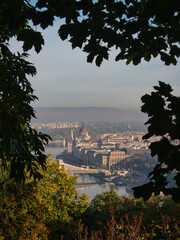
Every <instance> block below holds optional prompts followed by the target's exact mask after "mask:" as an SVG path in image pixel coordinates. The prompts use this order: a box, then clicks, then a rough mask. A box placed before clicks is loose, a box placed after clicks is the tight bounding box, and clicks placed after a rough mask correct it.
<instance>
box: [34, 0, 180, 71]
mask: <svg viewBox="0 0 180 240" xmlns="http://www.w3.org/2000/svg"><path fill="white" fill-rule="evenodd" d="M54 17H57V18H63V19H65V24H62V25H61V26H60V28H59V31H58V33H59V36H60V37H61V39H62V40H65V39H69V41H70V43H71V45H72V48H76V47H79V48H81V49H82V50H83V51H84V52H86V53H87V54H88V56H87V61H88V62H92V61H93V60H94V59H95V62H96V65H97V66H100V65H101V63H102V61H103V60H104V59H107V60H108V58H109V52H110V49H111V48H112V47H115V48H116V49H117V50H116V51H117V52H118V54H117V56H116V61H119V60H124V59H125V60H126V63H127V64H129V63H130V62H132V63H133V64H134V65H137V64H139V63H140V62H141V60H142V59H144V60H145V61H148V62H149V61H150V59H151V58H152V57H157V56H158V55H159V56H160V58H161V60H162V61H163V62H164V63H165V64H166V65H170V64H174V65H175V64H176V63H177V58H178V57H179V56H180V48H179V42H180V38H179V36H180V29H179V23H180V3H179V1H178V0H174V1H170V0H160V1H158V3H157V1H156V0H145V1H143V0H125V1H122V0H118V1H115V0H109V1H106V0H98V1H93V0H88V1H87V0H80V1H79V0H76V1H75V0H68V1H63V0H62V1H51V0H38V1H37V4H36V7H35V9H34V10H33V12H32V15H31V19H32V21H33V23H34V25H40V26H41V27H42V28H43V29H44V28H46V27H48V26H49V25H52V24H53V20H54Z"/></svg>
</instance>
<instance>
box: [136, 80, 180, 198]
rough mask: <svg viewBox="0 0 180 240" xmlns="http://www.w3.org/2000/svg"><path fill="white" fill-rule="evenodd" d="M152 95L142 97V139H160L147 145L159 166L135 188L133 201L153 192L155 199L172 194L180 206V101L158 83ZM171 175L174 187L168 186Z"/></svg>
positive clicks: (166, 85) (161, 83)
mask: <svg viewBox="0 0 180 240" xmlns="http://www.w3.org/2000/svg"><path fill="white" fill-rule="evenodd" d="M154 89H155V91H154V92H152V93H151V95H148V94H146V95H144V96H143V97H142V102H143V103H144V104H143V106H142V111H143V112H145V113H147V114H148V117H149V120H148V121H147V122H146V124H149V127H148V133H147V134H146V135H145V136H144V137H143V139H145V140H147V139H149V138H151V137H152V136H159V137H160V140H159V141H156V142H153V143H151V144H150V147H149V148H150V150H151V155H152V156H157V157H158V164H157V165H156V166H155V168H154V170H153V171H152V172H151V173H150V174H149V178H150V182H149V183H147V184H145V185H143V186H141V187H135V188H134V190H135V192H134V194H135V196H136V197H140V196H143V197H144V199H145V200H146V199H148V198H149V197H150V196H151V194H152V193H153V192H154V193H155V196H157V195H159V194H160V192H163V193H164V194H165V195H168V194H171V195H172V197H173V199H174V200H175V201H177V202H180V97H176V96H174V95H172V91H173V89H172V88H171V86H170V85H169V84H165V83H163V82H159V86H155V87H154ZM169 173H172V174H173V175H174V178H173V180H174V186H172V185H169V180H168V175H169Z"/></svg>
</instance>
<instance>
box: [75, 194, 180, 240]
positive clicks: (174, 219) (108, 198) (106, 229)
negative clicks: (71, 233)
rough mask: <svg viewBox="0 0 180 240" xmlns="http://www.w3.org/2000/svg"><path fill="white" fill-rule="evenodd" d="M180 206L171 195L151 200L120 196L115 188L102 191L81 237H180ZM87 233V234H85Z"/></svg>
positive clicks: (82, 225) (87, 215) (85, 218)
mask: <svg viewBox="0 0 180 240" xmlns="http://www.w3.org/2000/svg"><path fill="white" fill-rule="evenodd" d="M179 234H180V209H179V204H176V203H175V202H174V201H172V199H171V198H170V197H166V198H164V197H162V196H159V197H154V196H152V197H151V198H150V199H149V200H148V201H146V202H144V201H143V199H142V198H141V199H135V198H134V197H132V196H131V197H125V196H118V195H117V194H116V192H115V191H114V190H111V191H109V192H104V193H102V194H98V195H96V196H95V198H94V199H93V200H92V202H91V205H90V207H89V208H88V209H87V210H86V211H85V213H84V214H83V217H82V221H81V222H80V223H79V228H78V230H77V231H76V235H75V236H77V237H76V238H77V239H93V237H94V239H127V240H128V239H154V240H155V239H174V240H175V239H178V238H179ZM85 236H86V237H85Z"/></svg>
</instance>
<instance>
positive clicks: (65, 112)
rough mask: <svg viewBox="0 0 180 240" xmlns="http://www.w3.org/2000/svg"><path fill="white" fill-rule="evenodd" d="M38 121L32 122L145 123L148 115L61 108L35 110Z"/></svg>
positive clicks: (119, 110)
mask: <svg viewBox="0 0 180 240" xmlns="http://www.w3.org/2000/svg"><path fill="white" fill-rule="evenodd" d="M35 111H36V117H37V119H33V120H32V122H44V123H47V122H58V121H119V122H121V121H145V119H147V118H146V115H145V114H143V113H141V111H140V110H137V109H133V110H121V109H117V108H106V107H84V108H72V107H64V108H63V107H59V108H43V107H40V108H35Z"/></svg>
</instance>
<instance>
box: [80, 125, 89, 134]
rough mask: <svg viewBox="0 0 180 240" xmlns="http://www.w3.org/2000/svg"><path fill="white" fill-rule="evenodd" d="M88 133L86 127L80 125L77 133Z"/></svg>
mask: <svg viewBox="0 0 180 240" xmlns="http://www.w3.org/2000/svg"><path fill="white" fill-rule="evenodd" d="M84 134H88V131H87V129H86V128H85V127H84V124H83V125H82V127H81V129H80V130H79V135H84Z"/></svg>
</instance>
